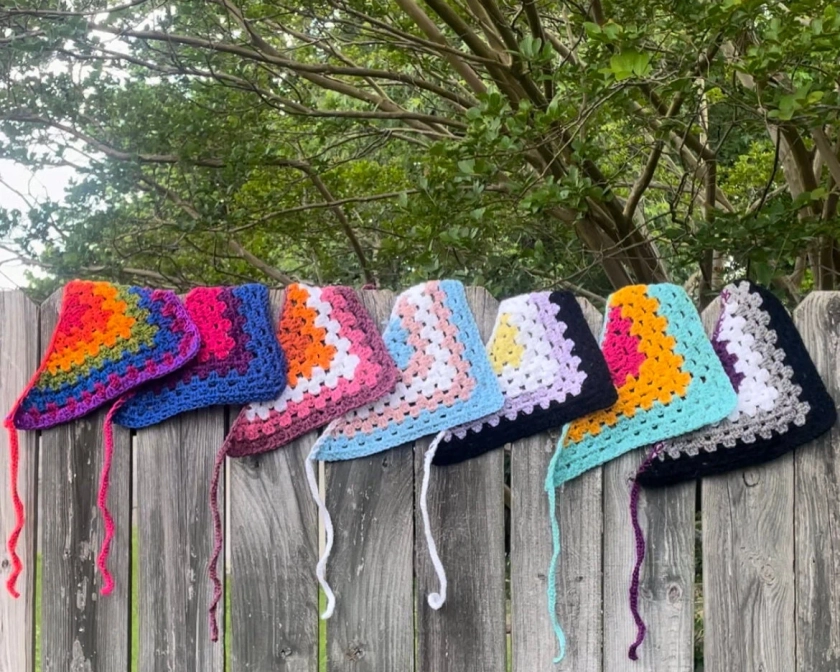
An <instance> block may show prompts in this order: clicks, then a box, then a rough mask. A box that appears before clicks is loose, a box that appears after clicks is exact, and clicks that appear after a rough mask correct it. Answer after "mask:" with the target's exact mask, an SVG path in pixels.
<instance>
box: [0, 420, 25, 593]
mask: <svg viewBox="0 0 840 672" xmlns="http://www.w3.org/2000/svg"><path fill="white" fill-rule="evenodd" d="M4 425H5V427H6V431H7V432H8V435H9V475H10V477H11V489H12V504H13V505H14V507H15V527H14V529H13V530H12V532H11V534H10V535H9V540H8V542H7V544H6V547H7V548H8V549H9V557H10V559H11V563H12V573H11V574H10V575H9V578H8V580H7V581H6V590H8V591H9V595H11V596H12V597H14V598H18V597H20V593H19V592H18V591H17V579H18V577H19V576H20V574H21V572H22V571H23V563H22V562H21V560H20V558H19V557H18V554H17V542H18V538H19V537H20V533H21V530H23V522H24V515H23V502H22V501H21V499H20V493H19V492H18V469H19V467H20V445H19V444H18V434H17V429H15V426H14V423H13V422H12V420H11V419H10V418H7V419H6V421H5V423H4Z"/></svg>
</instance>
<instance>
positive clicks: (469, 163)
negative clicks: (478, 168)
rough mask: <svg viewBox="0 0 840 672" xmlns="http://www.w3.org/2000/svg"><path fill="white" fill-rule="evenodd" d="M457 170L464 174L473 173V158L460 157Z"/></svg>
mask: <svg viewBox="0 0 840 672" xmlns="http://www.w3.org/2000/svg"><path fill="white" fill-rule="evenodd" d="M458 170H460V171H461V172H462V173H464V175H475V159H461V160H460V161H458Z"/></svg>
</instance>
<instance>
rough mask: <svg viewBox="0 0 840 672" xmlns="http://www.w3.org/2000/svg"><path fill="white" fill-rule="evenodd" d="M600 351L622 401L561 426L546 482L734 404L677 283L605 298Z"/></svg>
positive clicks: (681, 430)
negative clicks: (605, 311)
mask: <svg viewBox="0 0 840 672" xmlns="http://www.w3.org/2000/svg"><path fill="white" fill-rule="evenodd" d="M601 350H602V351H603V353H604V358H605V359H606V361H607V366H608V367H609V370H610V374H611V375H612V379H613V383H614V384H615V386H616V389H617V390H618V401H617V402H616V403H615V404H614V405H613V406H611V407H610V408H607V409H605V410H601V411H597V412H595V413H592V414H590V415H588V416H585V417H583V418H580V419H578V420H576V421H574V422H572V423H571V424H570V425H567V426H566V428H565V429H564V431H563V436H562V437H561V439H560V442H559V443H558V446H557V451H556V452H555V454H554V458H553V459H552V462H551V467H550V471H549V474H548V479H547V482H546V488H547V489H551V488H554V487H556V486H558V485H560V484H562V483H565V482H566V481H569V480H571V479H573V478H575V477H576V476H579V475H580V474H582V473H583V472H585V471H587V470H589V469H592V468H593V467H597V466H598V465H601V464H604V463H605V462H608V461H610V460H612V459H615V458H616V457H618V456H620V455H623V454H624V453H626V452H628V451H630V450H633V449H634V448H638V447H640V446H644V445H648V444H651V443H656V442H658V441H664V440H665V439H669V438H671V437H674V436H679V435H680V434H685V433H686V432H690V431H692V430H694V429H698V428H699V427H702V426H704V425H709V424H711V423H714V422H717V421H718V420H721V419H723V418H725V417H726V416H727V415H729V413H731V412H732V410H733V409H734V408H735V403H736V395H735V390H733V389H732V384H731V383H730V382H729V378H728V376H727V375H726V372H725V371H724V369H723V366H722V365H721V363H720V360H719V359H718V358H717V356H716V354H715V351H714V349H713V348H712V345H711V343H709V339H708V338H707V337H706V334H705V332H704V331H703V325H702V323H701V322H700V316H699V315H698V314H697V310H696V309H695V308H694V305H693V304H692V303H691V301H690V299H689V298H688V296H687V295H686V293H685V292H684V291H683V289H682V288H680V287H677V286H676V285H670V284H659V285H634V286H629V287H624V288H622V289H620V290H618V291H617V292H615V293H614V294H612V295H611V296H610V298H609V300H608V301H607V314H606V319H605V324H604V332H603V335H602V337H601Z"/></svg>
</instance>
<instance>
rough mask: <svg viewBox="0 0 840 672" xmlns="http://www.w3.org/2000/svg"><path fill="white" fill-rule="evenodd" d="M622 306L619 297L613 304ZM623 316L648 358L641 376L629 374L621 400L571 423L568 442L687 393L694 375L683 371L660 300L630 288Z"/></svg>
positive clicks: (625, 294) (624, 299) (623, 302)
mask: <svg viewBox="0 0 840 672" xmlns="http://www.w3.org/2000/svg"><path fill="white" fill-rule="evenodd" d="M615 305H618V303H617V302H615V300H613V301H612V302H611V305H610V307H613V306H615ZM620 307H621V316H622V317H623V318H625V319H630V320H632V323H633V324H632V326H631V327H630V333H631V334H632V335H633V336H638V337H639V339H640V342H639V350H641V352H643V353H644V354H645V361H644V362H642V364H641V366H640V367H639V374H638V377H634V376H632V375H628V376H627V379H626V382H625V383H624V385H621V386H620V387H619V388H618V401H617V402H616V403H615V404H613V405H612V406H610V407H609V408H607V409H605V410H603V411H597V412H595V413H591V414H590V415H587V416H585V417H583V418H580V419H579V420H576V421H575V422H573V423H572V424H571V425H570V426H569V431H568V433H567V434H566V445H568V444H570V443H577V442H579V441H580V440H581V439H583V438H584V437H585V436H586V435H592V436H597V435H598V434H600V433H601V430H602V429H603V427H604V426H610V427H612V426H613V425H615V423H616V422H618V420H619V418H620V417H622V416H624V417H628V418H632V417H633V416H634V415H635V414H636V412H637V411H639V410H642V411H649V410H650V409H651V408H653V405H654V404H655V403H656V402H659V403H660V404H669V403H670V402H671V400H672V399H673V398H674V396H675V395H678V396H683V395H685V392H686V390H687V389H688V385H689V383H690V382H691V374H689V373H687V372H685V371H682V370H681V367H682V365H683V363H684V359H683V357H682V356H681V355H678V354H676V353H675V352H674V346H675V345H676V341H675V340H674V338H673V337H671V336H668V335H667V333H666V329H667V327H668V320H667V319H666V318H665V317H663V316H661V315H659V313H658V310H659V301H657V300H656V299H654V298H651V297H649V296H648V295H647V294H646V293H645V288H644V286H638V287H627V288H625V289H624V290H623V291H622V296H621V306H620Z"/></svg>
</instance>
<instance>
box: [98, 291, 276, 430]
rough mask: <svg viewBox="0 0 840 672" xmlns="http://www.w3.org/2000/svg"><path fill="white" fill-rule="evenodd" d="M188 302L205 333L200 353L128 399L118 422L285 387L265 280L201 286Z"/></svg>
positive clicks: (139, 422) (135, 423)
mask: <svg viewBox="0 0 840 672" xmlns="http://www.w3.org/2000/svg"><path fill="white" fill-rule="evenodd" d="M184 304H185V305H186V308H187V312H188V313H189V315H190V317H191V318H192V320H193V322H195V324H196V326H197V327H198V331H199V334H200V336H201V347H200V348H199V351H198V355H197V356H196V358H195V360H193V361H192V362H190V363H189V365H187V366H185V367H184V368H182V369H181V370H179V371H177V372H175V373H173V374H170V375H169V376H167V377H165V378H162V379H161V380H159V381H156V382H155V383H153V384H150V385H146V386H144V387H143V388H141V389H140V390H137V391H136V392H135V393H133V394H132V395H131V396H130V397H129V398H128V399H126V400H125V402H124V404H123V406H122V408H120V409H119V411H118V412H117V414H116V416H115V417H114V421H115V422H117V423H118V424H120V425H123V426H125V427H130V428H132V429H139V428H141V427H148V426H150V425H154V424H156V423H158V422H162V421H163V420H166V419H167V418H171V417H172V416H174V415H178V414H179V413H183V412H185V411H190V410H194V409H197V408H204V407H206V406H213V405H216V404H246V403H249V402H251V401H256V400H263V401H265V400H268V399H273V398H274V397H276V396H277V395H278V394H280V392H281V391H282V389H283V387H284V386H285V384H286V364H285V359H284V357H283V353H282V352H281V350H280V344H279V343H278V342H277V336H276V335H275V333H274V328H273V327H272V319H271V310H270V306H269V299H268V289H267V288H266V287H265V286H264V285H258V284H248V285H241V286H239V287H197V288H195V289H193V290H192V291H190V292H189V294H187V296H186V298H185V299H184Z"/></svg>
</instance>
